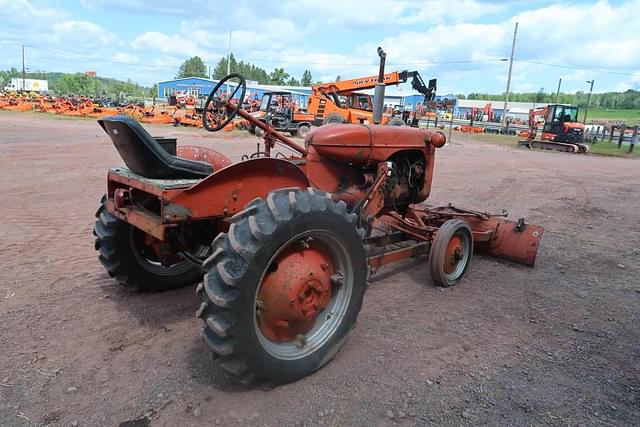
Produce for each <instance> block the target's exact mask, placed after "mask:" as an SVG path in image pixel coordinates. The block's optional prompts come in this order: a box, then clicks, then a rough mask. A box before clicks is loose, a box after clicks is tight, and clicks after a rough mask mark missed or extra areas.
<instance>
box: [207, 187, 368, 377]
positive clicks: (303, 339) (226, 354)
mask: <svg viewBox="0 0 640 427" xmlns="http://www.w3.org/2000/svg"><path fill="white" fill-rule="evenodd" d="M363 238H364V231H363V230H362V229H360V228H358V226H357V218H356V215H354V214H351V213H348V212H347V211H346V205H345V204H344V203H343V202H338V203H334V202H333V201H331V199H330V198H329V197H328V195H327V194H326V193H323V192H319V191H315V190H313V189H308V190H307V191H301V190H299V189H297V188H294V189H284V190H278V191H274V192H272V193H269V195H268V196H267V198H266V200H262V199H256V200H254V201H252V202H251V203H249V204H248V205H247V207H246V208H245V210H243V211H242V212H240V213H238V214H236V215H235V216H234V217H233V218H232V219H231V227H230V228H229V232H228V233H226V234H224V233H222V234H220V235H219V236H218V237H217V238H216V239H215V240H214V243H213V250H214V252H213V254H212V255H211V256H210V257H209V258H208V259H207V260H206V261H205V263H204V267H205V269H206V270H207V274H206V275H205V278H204V282H203V284H202V285H201V286H198V290H197V293H201V294H202V296H203V300H204V301H203V303H202V304H201V306H200V308H199V310H198V312H197V313H196V315H197V316H198V317H200V318H201V319H202V320H203V321H204V328H203V331H202V335H203V338H204V340H205V341H206V343H207V344H208V346H209V347H210V348H211V350H212V351H213V353H214V357H216V358H219V359H220V364H221V366H222V368H223V369H224V370H225V371H226V372H228V373H230V374H232V375H233V376H235V377H237V378H238V379H239V380H240V381H241V382H243V383H245V384H249V383H255V382H267V383H271V384H278V383H287V382H291V381H295V380H298V379H300V378H302V377H305V376H307V375H309V374H311V373H312V372H314V371H316V370H317V369H319V368H321V367H322V366H324V365H325V364H326V363H328V362H329V361H330V360H331V359H332V358H333V357H334V356H335V355H336V353H337V352H338V350H339V349H340V347H341V346H342V344H343V343H344V341H345V339H346V336H347V334H348V333H349V331H350V330H351V328H352V327H353V325H354V324H355V322H356V318H357V316H358V313H359V311H360V307H361V305H362V299H363V296H364V292H365V287H366V279H367V271H368V267H367V262H366V254H365V250H364V246H363V243H362V242H363ZM203 291H204V292H203Z"/></svg>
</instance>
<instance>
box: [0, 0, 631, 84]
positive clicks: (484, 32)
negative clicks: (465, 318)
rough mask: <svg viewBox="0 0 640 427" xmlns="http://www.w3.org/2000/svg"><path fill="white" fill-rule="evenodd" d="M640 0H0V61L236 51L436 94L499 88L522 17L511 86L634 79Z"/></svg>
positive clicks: (156, 71) (114, 67) (110, 69)
mask: <svg viewBox="0 0 640 427" xmlns="http://www.w3.org/2000/svg"><path fill="white" fill-rule="evenodd" d="M638 12H640V0H629V1H597V2H594V1H566V2H552V1H546V0H542V1H519V0H516V1H504V2H501V1H492V2H484V1H480V0H433V1H419V0H395V1H392V0H367V1H349V0H340V1H337V0H280V1H250V0H234V1H209V2H200V1H193V0H182V1H176V0H170V1H167V0H80V1H59V0H49V1H44V0H0V52H2V54H0V68H1V69H7V68H9V67H16V68H20V67H21V47H20V46H21V45H23V44H24V45H26V46H27V48H26V62H27V67H28V68H30V69H32V70H46V71H64V72H76V71H85V70H96V71H97V72H98V74H99V75H102V76H107V77H115V78H120V79H127V78H131V79H132V80H134V81H136V82H139V83H142V84H145V85H151V84H153V83H154V82H157V81H162V80H168V79H171V78H173V77H174V76H175V74H176V72H177V70H178V67H179V66H180V64H181V63H182V61H184V60H185V59H186V58H188V57H190V56H192V55H199V56H201V57H202V58H203V59H204V61H205V63H207V64H209V65H211V66H212V67H213V65H215V63H216V62H217V61H218V60H219V59H220V58H221V56H222V55H225V54H226V52H227V49H228V43H229V31H232V37H231V47H232V50H233V52H234V55H236V57H237V58H238V59H243V60H245V61H249V62H252V63H255V64H257V65H259V66H261V67H263V68H266V69H267V70H271V69H273V68H274V67H284V68H285V69H286V70H287V71H288V72H289V73H291V74H293V75H294V76H296V77H298V78H299V77H300V76H301V75H302V72H303V71H304V70H305V69H309V70H311V73H312V75H313V77H314V79H315V80H323V81H329V80H333V79H334V78H335V77H336V76H337V75H340V76H342V77H343V78H350V77H358V76H363V75H368V74H374V73H375V71H376V65H375V64H376V62H377V57H376V47H377V46H378V45H380V46H382V47H383V48H384V49H385V50H386V51H387V55H388V64H389V66H388V68H387V69H388V70H389V71H391V70H393V69H397V70H403V69H408V70H419V71H420V72H421V74H422V75H423V77H424V78H425V79H428V78H433V77H435V78H437V79H438V86H439V88H438V92H439V93H441V94H444V93H448V92H454V93H469V92H490V93H500V92H503V91H504V89H505V82H506V75H507V69H508V63H506V62H504V61H500V59H502V58H507V57H508V56H509V51H510V47H511V38H512V35H513V28H514V25H515V22H519V30H518V38H517V45H516V58H517V61H516V62H515V63H514V70H513V82H512V88H513V90H514V91H538V90H540V88H544V90H545V91H546V92H553V91H555V89H556V85H557V83H558V79H559V78H562V79H563V91H567V92H575V91H578V90H582V91H585V90H588V85H587V83H586V82H585V81H586V80H591V79H595V81H596V83H595V86H594V91H596V92H602V91H609V90H620V91H623V90H626V89H640V54H639V53H640V13H638Z"/></svg>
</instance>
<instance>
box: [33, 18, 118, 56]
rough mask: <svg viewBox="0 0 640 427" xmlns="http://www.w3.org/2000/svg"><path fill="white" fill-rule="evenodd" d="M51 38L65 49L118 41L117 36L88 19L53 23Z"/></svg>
mask: <svg viewBox="0 0 640 427" xmlns="http://www.w3.org/2000/svg"><path fill="white" fill-rule="evenodd" d="M50 37H51V40H43V41H44V42H47V43H51V42H55V43H56V44H57V45H60V46H61V47H62V48H63V49H68V48H72V49H73V48H77V47H97V46H105V45H108V44H111V43H113V42H115V41H116V39H117V38H116V36H115V35H114V34H112V33H110V32H108V31H107V30H105V29H104V28H102V27H101V26H99V25H96V24H94V23H92V22H88V21H60V22H56V23H54V24H53V25H52V33H51V35H50Z"/></svg>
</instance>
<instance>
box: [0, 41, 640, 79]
mask: <svg viewBox="0 0 640 427" xmlns="http://www.w3.org/2000/svg"><path fill="white" fill-rule="evenodd" d="M0 46H16V47H20V46H21V44H20V43H15V42H7V41H0ZM24 46H25V47H26V48H30V49H36V50H39V51H43V52H49V53H58V54H60V55H73V56H75V57H77V58H83V59H89V60H92V61H96V62H101V63H107V64H116V65H125V66H129V67H141V68H148V69H158V70H169V69H175V68H176V67H177V65H160V64H156V65H151V64H145V63H135V62H126V61H117V60H113V59H104V58H100V57H96V56H93V55H88V54H84V53H78V52H73V51H70V50H65V49H57V48H49V47H42V46H37V45H24ZM240 59H242V60H244V61H252V62H264V63H273V64H308V65H325V66H326V65H333V66H374V65H376V64H375V63H372V62H371V63H368V62H326V61H324V62H323V61H295V60H283V59H261V58H240ZM508 60H509V59H508V58H488V59H462V60H452V61H426V62H424V61H417V62H390V63H388V65H393V66H409V65H414V66H420V65H422V66H426V65H453V64H478V63H492V62H506V61H508ZM513 60H514V61H516V62H522V63H527V64H536V65H544V66H547V67H556V68H565V69H570V70H579V71H591V72H595V73H603V74H612V75H618V76H625V77H632V76H634V75H635V73H631V72H623V71H614V70H608V69H603V68H589V67H582V66H576V65H567V64H556V63H550V62H544V61H538V60H534V59H521V58H514V59H513Z"/></svg>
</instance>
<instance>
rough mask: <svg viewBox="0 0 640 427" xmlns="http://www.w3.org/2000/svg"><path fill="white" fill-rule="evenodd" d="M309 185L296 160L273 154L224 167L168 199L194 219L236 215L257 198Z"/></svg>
mask: <svg viewBox="0 0 640 427" xmlns="http://www.w3.org/2000/svg"><path fill="white" fill-rule="evenodd" d="M307 187H309V180H308V179H307V177H306V175H305V174H304V173H303V172H302V171H301V170H300V168H298V166H296V165H295V164H293V163H292V162H290V161H288V160H283V159H275V158H271V157H262V158H258V159H250V160H246V161H243V162H239V163H234V164H232V165H230V166H227V167H225V168H224V169H220V170H218V171H217V172H215V173H213V174H211V175H209V176H208V177H207V178H205V179H203V180H202V181H200V182H198V183H197V184H195V185H194V186H192V187H190V188H188V189H186V190H184V191H180V192H179V193H177V194H175V195H174V194H167V195H166V196H167V197H166V198H165V199H166V201H168V202H170V203H171V204H174V203H175V204H177V205H179V206H180V207H181V208H184V210H183V212H184V213H185V215H186V216H187V217H188V218H189V219H192V220H198V219H203V218H212V217H224V216H232V215H234V214H236V213H238V212H240V211H241V210H243V209H244V208H245V206H246V205H247V204H248V203H249V202H251V201H252V200H254V199H256V198H265V197H266V196H267V194H269V193H270V192H271V191H274V190H277V189H282V188H300V189H305V188H307Z"/></svg>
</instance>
